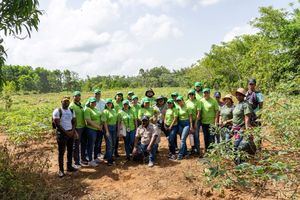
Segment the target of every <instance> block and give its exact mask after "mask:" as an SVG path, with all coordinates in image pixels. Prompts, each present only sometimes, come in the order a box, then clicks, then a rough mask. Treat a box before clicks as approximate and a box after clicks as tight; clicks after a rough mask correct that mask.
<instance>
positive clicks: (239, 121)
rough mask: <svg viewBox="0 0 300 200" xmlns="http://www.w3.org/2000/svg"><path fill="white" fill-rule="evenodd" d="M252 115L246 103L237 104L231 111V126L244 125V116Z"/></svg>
mask: <svg viewBox="0 0 300 200" xmlns="http://www.w3.org/2000/svg"><path fill="white" fill-rule="evenodd" d="M250 113H252V109H251V106H250V104H249V103H248V102H247V101H243V102H239V103H238V104H237V105H236V106H235V108H234V109H233V112H232V114H233V118H232V123H233V125H240V126H242V125H243V124H244V119H245V115H248V114H250Z"/></svg>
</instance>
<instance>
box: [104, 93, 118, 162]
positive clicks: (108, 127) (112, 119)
mask: <svg viewBox="0 0 300 200" xmlns="http://www.w3.org/2000/svg"><path fill="white" fill-rule="evenodd" d="M102 120H103V122H104V128H105V132H106V134H108V135H109V136H110V139H111V144H112V153H113V154H114V156H115V157H118V156H119V154H118V149H117V148H118V147H117V138H118V135H117V121H118V115H117V112H116V110H115V109H114V105H113V100H112V99H111V98H108V99H106V104H105V109H104V111H103V118H102Z"/></svg>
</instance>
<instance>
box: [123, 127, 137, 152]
mask: <svg viewBox="0 0 300 200" xmlns="http://www.w3.org/2000/svg"><path fill="white" fill-rule="evenodd" d="M134 140H135V130H133V131H129V132H126V137H125V152H126V156H127V157H129V156H130V154H131V153H132V150H133V146H134Z"/></svg>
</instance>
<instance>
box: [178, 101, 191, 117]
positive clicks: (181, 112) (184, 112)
mask: <svg viewBox="0 0 300 200" xmlns="http://www.w3.org/2000/svg"><path fill="white" fill-rule="evenodd" d="M191 114H192V110H190V109H188V108H187V107H186V105H184V106H183V107H181V106H178V118H179V120H188V119H189V118H190V115H191Z"/></svg>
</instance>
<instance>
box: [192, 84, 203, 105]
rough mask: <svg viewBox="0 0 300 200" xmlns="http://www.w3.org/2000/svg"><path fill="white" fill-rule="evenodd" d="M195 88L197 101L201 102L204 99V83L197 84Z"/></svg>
mask: <svg viewBox="0 0 300 200" xmlns="http://www.w3.org/2000/svg"><path fill="white" fill-rule="evenodd" d="M194 86H195V91H196V99H197V100H198V101H200V99H202V97H203V93H202V87H203V86H202V83H201V82H196V83H195V85H194Z"/></svg>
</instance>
